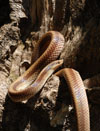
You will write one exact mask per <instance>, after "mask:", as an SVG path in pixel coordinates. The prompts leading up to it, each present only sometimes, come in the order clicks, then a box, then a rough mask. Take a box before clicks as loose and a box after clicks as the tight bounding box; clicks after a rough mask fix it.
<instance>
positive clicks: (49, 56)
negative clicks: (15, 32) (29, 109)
mask: <svg viewBox="0 0 100 131" xmlns="http://www.w3.org/2000/svg"><path fill="white" fill-rule="evenodd" d="M63 47H64V37H63V35H62V34H61V33H60V32H57V31H49V32H47V33H46V34H44V35H43V36H42V37H41V39H40V40H39V41H38V43H37V44H36V47H35V49H34V53H33V54H34V55H35V57H36V58H38V59H37V60H36V61H35V62H34V63H33V64H32V65H31V66H30V68H29V69H28V70H27V71H26V72H25V73H24V74H23V75H21V76H20V77H19V78H18V79H17V80H16V81H14V82H13V83H12V84H11V86H10V87H9V89H8V95H9V97H10V98H11V100H12V101H14V102H21V101H24V100H27V99H30V98H31V97H33V96H34V95H35V94H37V93H38V92H39V91H40V90H41V89H42V87H43V85H44V84H45V82H46V80H47V79H48V78H49V77H50V76H51V74H52V73H53V72H54V71H55V70H56V69H57V68H58V67H60V66H61V65H62V64H63V60H56V59H57V58H58V56H59V54H60V53H61V51H62V50H63ZM34 55H33V57H34ZM36 58H33V61H34V60H35V59H36ZM55 75H57V76H61V77H62V76H63V77H64V78H65V80H66V82H67V84H68V87H69V90H70V94H71V96H72V99H73V102H74V107H75V111H76V118H77V127H78V131H90V118H89V107H88V100H87V96H86V91H85V88H84V85H83V81H82V79H81V77H80V75H79V73H78V72H77V71H76V70H74V69H72V68H64V69H62V70H60V71H58V72H56V73H55ZM34 77H35V78H36V79H35V80H34Z"/></svg>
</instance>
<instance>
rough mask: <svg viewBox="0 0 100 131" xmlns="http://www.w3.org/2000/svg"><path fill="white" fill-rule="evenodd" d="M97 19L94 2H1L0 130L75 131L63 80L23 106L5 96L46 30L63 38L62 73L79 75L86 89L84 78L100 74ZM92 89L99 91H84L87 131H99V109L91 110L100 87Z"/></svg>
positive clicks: (52, 82)
mask: <svg viewBox="0 0 100 131" xmlns="http://www.w3.org/2000/svg"><path fill="white" fill-rule="evenodd" d="M99 18H100V1H99V0H88V1H87V0H9V1H8V0H4V1H2V2H0V130H2V131H47V130H48V131H49V130H50V131H66V130H71V131H75V130H77V124H76V116H75V110H74V109H73V108H72V106H71V97H70V93H69V91H68V89H67V88H66V82H65V80H64V79H61V82H60V80H59V78H58V77H54V76H53V77H51V78H49V80H48V81H47V82H46V84H45V86H44V88H43V90H42V92H41V93H40V94H38V95H37V96H36V97H35V98H32V99H30V100H29V101H28V102H27V103H14V102H12V101H11V100H10V98H9V97H8V95H7V90H8V87H9V85H10V84H11V83H12V81H14V80H15V79H16V78H18V77H19V76H20V75H21V74H23V72H24V71H25V70H26V69H27V68H29V66H30V64H31V56H32V52H33V49H34V45H35V44H36V42H37V41H38V39H39V38H40V37H41V36H42V35H43V34H44V33H46V32H47V31H49V30H57V31H60V32H61V33H62V34H63V35H64V37H65V47H64V50H63V51H62V53H61V55H60V58H62V59H64V65H63V67H72V68H74V69H76V70H78V71H79V72H80V74H81V76H82V78H83V79H86V81H84V83H85V84H86V83H87V78H90V77H92V76H95V75H97V74H98V73H100V20H99ZM63 67H62V68H63ZM95 78H97V76H96V77H92V78H91V79H89V81H92V80H93V79H94V80H95ZM96 81H97V79H96ZM98 81H100V75H98ZM59 83H61V84H60V86H59ZM90 83H91V82H90ZM94 83H95V82H94ZM98 83H100V82H98ZM94 86H98V87H89V88H87V95H88V99H89V105H90V115H91V117H90V119H91V131H100V105H99V104H94V102H95V101H97V100H98V102H97V103H100V95H99V93H98V92H100V90H99V89H100V88H99V84H98V85H97V84H94ZM93 99H94V100H93Z"/></svg>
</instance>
